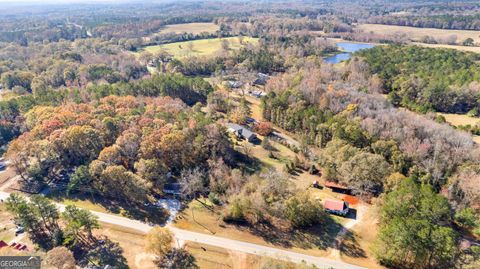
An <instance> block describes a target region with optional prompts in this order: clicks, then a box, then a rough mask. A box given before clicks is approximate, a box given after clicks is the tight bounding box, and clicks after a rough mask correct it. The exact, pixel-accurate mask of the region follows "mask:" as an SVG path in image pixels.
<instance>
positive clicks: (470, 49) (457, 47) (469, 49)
mask: <svg viewBox="0 0 480 269" xmlns="http://www.w3.org/2000/svg"><path fill="white" fill-rule="evenodd" d="M413 44H415V45H419V46H423V47H429V48H443V49H455V50H460V51H466V52H474V53H480V47H467V46H460V45H445V44H425V43H419V42H414V43H413Z"/></svg>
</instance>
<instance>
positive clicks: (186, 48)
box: [143, 37, 258, 58]
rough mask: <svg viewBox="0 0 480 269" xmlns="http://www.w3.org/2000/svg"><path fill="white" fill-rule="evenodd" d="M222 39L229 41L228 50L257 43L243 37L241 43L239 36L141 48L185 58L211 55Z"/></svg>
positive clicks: (218, 47)
mask: <svg viewBox="0 0 480 269" xmlns="http://www.w3.org/2000/svg"><path fill="white" fill-rule="evenodd" d="M224 40H227V41H228V42H229V46H230V50H238V49H240V48H241V47H243V46H244V45H245V44H253V45H256V44H257V43H258V38H251V37H243V40H242V43H240V38H239V37H226V38H212V39H199V40H192V41H185V42H176V43H169V44H164V45H157V46H148V47H145V48H143V50H144V51H148V52H151V53H156V52H158V51H160V50H165V51H167V52H168V53H170V54H172V55H173V56H174V57H176V58H185V57H189V56H211V55H213V54H215V53H217V52H220V51H221V49H222V42H223V41H224Z"/></svg>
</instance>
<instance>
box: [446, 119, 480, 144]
mask: <svg viewBox="0 0 480 269" xmlns="http://www.w3.org/2000/svg"><path fill="white" fill-rule="evenodd" d="M438 114H440V115H442V116H444V117H445V120H446V121H447V122H448V123H449V124H451V125H453V126H460V125H471V126H474V125H477V124H480V119H479V118H476V117H470V116H467V115H461V114H451V113H438ZM472 137H473V141H475V143H477V144H480V136H478V135H472Z"/></svg>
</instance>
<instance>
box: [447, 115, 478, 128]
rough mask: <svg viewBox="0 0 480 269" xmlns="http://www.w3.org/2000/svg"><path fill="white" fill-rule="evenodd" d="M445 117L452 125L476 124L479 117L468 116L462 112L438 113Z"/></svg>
mask: <svg viewBox="0 0 480 269" xmlns="http://www.w3.org/2000/svg"><path fill="white" fill-rule="evenodd" d="M438 114H439V115H442V116H444V117H445V120H446V121H447V122H448V123H450V124H451V125H453V126H460V125H468V124H470V125H472V126H473V125H476V124H477V123H480V118H476V117H470V116H468V115H464V114H451V113H438Z"/></svg>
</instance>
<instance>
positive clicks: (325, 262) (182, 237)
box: [0, 192, 365, 269]
mask: <svg viewBox="0 0 480 269" xmlns="http://www.w3.org/2000/svg"><path fill="white" fill-rule="evenodd" d="M9 195H10V194H9V193H6V192H0V199H3V200H5V199H6V198H7V197H8V196H9ZM57 206H58V208H59V210H60V211H63V210H64V209H65V205H62V204H57ZM90 212H92V214H94V215H96V216H98V219H99V220H100V221H101V222H105V223H109V224H114V225H118V226H122V227H126V228H130V229H134V230H137V231H141V232H144V233H147V232H148V231H150V230H151V229H152V227H151V226H149V225H148V224H145V223H143V222H141V221H138V220H132V219H128V218H124V217H120V216H116V215H110V214H106V213H101V212H96V211H90ZM168 228H169V229H170V230H171V231H172V232H173V233H174V234H175V238H176V239H177V240H178V241H180V242H185V241H191V242H198V243H202V244H206V245H211V246H216V247H221V248H225V249H230V250H235V251H240V252H245V253H249V254H254V255H259V256H267V257H272V258H276V259H280V260H286V261H291V262H295V263H300V262H302V261H305V262H306V263H307V264H314V265H316V266H317V267H319V268H336V269H337V268H338V269H365V268H364V267H359V266H356V265H352V264H348V263H345V262H341V261H336V260H331V259H327V258H321V257H315V256H310V255H305V254H301V253H297V252H293V251H288V250H283V249H278V248H273V247H267V246H263V245H257V244H252V243H247V242H243V241H238V240H232V239H227V238H223V237H218V236H213V235H208V234H202V233H196V232H191V231H187V230H182V229H178V228H175V227H172V226H168Z"/></svg>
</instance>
